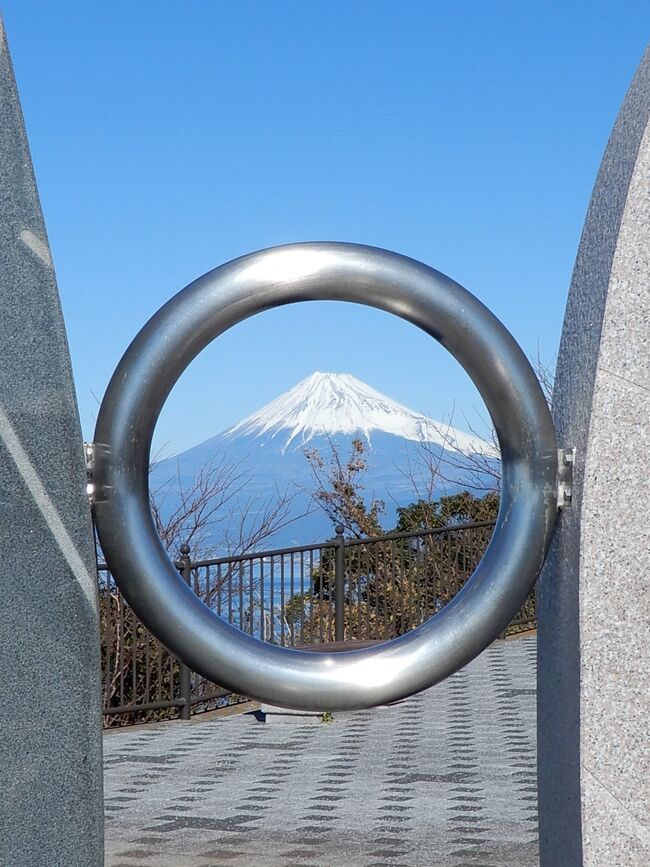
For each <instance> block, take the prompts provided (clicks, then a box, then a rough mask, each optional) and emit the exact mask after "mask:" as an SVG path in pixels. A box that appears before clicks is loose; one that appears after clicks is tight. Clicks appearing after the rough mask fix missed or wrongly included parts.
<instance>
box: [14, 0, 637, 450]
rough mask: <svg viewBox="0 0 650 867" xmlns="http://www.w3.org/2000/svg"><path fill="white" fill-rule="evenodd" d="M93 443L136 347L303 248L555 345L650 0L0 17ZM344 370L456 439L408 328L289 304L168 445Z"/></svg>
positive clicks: (166, 425)
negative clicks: (397, 259)
mask: <svg viewBox="0 0 650 867" xmlns="http://www.w3.org/2000/svg"><path fill="white" fill-rule="evenodd" d="M2 11H3V15H4V19H5V25H6V29H7V34H8V38H9V42H10V48H11V52H12V56H13V61H14V66H15V70H16V76H17V79H18V85H19V90H20V94H21V99H22V104H23V110H24V113H25V118H26V123H27V130H28V135H29V138H30V143H31V148H32V155H33V160H34V165H35V169H36V175H37V181H38V185H39V190H40V194H41V199H42V203H43V209H44V212H45V219H46V222H47V226H48V231H49V236H50V243H51V246H52V251H53V255H54V261H55V265H56V269H57V274H58V280H59V286H60V291H61V298H62V302H63V307H64V312H65V315H66V321H67V326H68V333H69V340H70V347H71V352H72V360H73V365H74V371H75V377H76V385H77V392H78V397H79V405H80V412H81V418H82V424H83V427H84V434H85V436H86V438H88V439H90V438H92V431H93V425H94V417H95V414H96V410H97V400H98V399H99V398H101V395H102V394H103V392H104V389H105V387H106V385H107V382H108V379H109V377H110V375H111V373H112V371H113V368H114V367H115V364H116V363H117V361H118V360H119V358H120V356H121V354H122V352H123V351H124V349H125V348H126V346H127V345H128V343H129V342H130V340H131V339H132V338H133V337H134V335H135V334H136V332H137V331H138V329H139V328H140V327H141V326H142V325H143V324H144V322H145V321H146V320H147V319H148V318H149V316H150V315H151V314H153V313H154V312H155V310H156V309H157V308H158V307H159V306H160V305H161V304H162V303H163V302H164V301H165V300H166V299H167V298H168V297H170V296H171V295H173V294H175V293H176V292H177V291H178V290H179V289H180V288H182V287H183V286H184V285H185V284H187V283H188V282H190V281H191V280H192V279H194V278H195V277H197V276H199V275H200V274H201V273H203V272H204V271H207V270H209V269H210V268H213V267H215V266H216V265H218V264H220V263H222V262H224V261H227V260H229V259H232V258H234V257H236V256H239V255H242V254H244V253H247V252H250V251H253V250H256V249H260V248H263V247H267V246H271V245H275V244H282V243H287V242H293V241H300V240H344V241H358V242H362V243H366V244H372V245H376V246H381V247H386V248H389V249H393V250H396V251H399V252H402V253H405V254H407V255H410V256H413V257H415V258H417V259H421V260H422V261H424V262H426V263H428V264H430V265H433V266H434V267H436V268H438V269H439V270H441V271H444V272H445V273H447V274H449V275H450V276H451V277H453V278H454V279H456V280H458V281H459V282H461V283H463V284H464V285H465V286H466V287H467V288H468V289H470V290H471V291H472V292H474V293H475V294H476V295H478V296H479V297H480V298H481V300H483V301H484V302H485V303H486V304H487V305H488V306H489V307H491V309H492V310H493V311H494V312H495V313H496V314H497V315H498V316H499V317H500V318H501V319H502V320H503V321H504V323H505V324H506V325H507V327H508V328H509V329H510V330H511V331H512V332H513V334H514V335H515V337H516V338H517V339H518V340H519V342H520V343H521V344H522V346H523V348H524V349H525V350H526V352H528V353H535V352H536V349H537V346H538V345H539V347H540V352H541V355H542V356H543V357H544V358H545V359H547V360H549V361H550V360H552V359H553V358H554V355H555V353H556V351H557V344H558V340H559V333H560V327H561V322H562V315H563V309H564V304H565V300H566V292H567V288H568V284H569V280H570V275H571V269H572V265H573V260H574V257H575V252H576V247H577V243H578V239H579V235H580V230H581V227H582V221H583V219H584V214H585V210H586V207H587V203H588V200H589V195H590V193H591V188H592V185H593V181H594V178H595V175H596V172H597V169H598V165H599V162H600V159H601V157H602V153H603V150H604V147H605V144H606V141H607V137H608V135H609V132H610V130H611V127H612V124H613V122H614V119H615V117H616V113H617V111H618V108H619V106H620V103H621V100H622V99H623V96H624V94H625V91H626V89H627V87H628V84H629V81H630V79H631V77H632V75H633V73H634V69H635V67H636V66H637V64H638V62H639V59H640V57H641V54H642V52H643V49H644V47H645V44H646V43H647V41H648V39H650V6H649V5H648V2H647V0H643V2H637V0H627V2H625V3H614V2H593V0H592V2H573V0H564V2H557V0H551V2H548V0H547V2H544V3H541V2H535V3H533V2H528V0H519V2H514V0H513V2H497V0H490V2H487V0H481V2H479V0H466V2H457V0H454V2H452V0H446V2H437V0H422V2H418V0H409V2H406V0H400V2H398V0H391V2H388V0H373V2H371V0H356V2H355V0H344V2H339V0H327V2H303V0H279V2H272V3H271V2H263V0H257V2H242V0H237V2H219V0H211V2H207V0H202V2H198V0H185V2H182V3H179V2H171V0H157V2H153V0H150V2H144V0H140V2H137V3H133V2H128V3H127V2H124V0H116V2H112V3H100V2H87V3H82V2H79V0H76V2H71V0H59V2H56V3H47V2H45V0H40V2H37V0H3V3H2ZM314 370H321V371H346V372H350V373H352V374H354V375H355V376H357V377H359V378H360V379H362V380H365V381H366V382H368V383H369V384H370V385H372V386H373V387H375V388H377V389H379V390H380V391H384V392H385V393H386V394H388V395H389V396H390V397H392V398H394V399H396V400H398V401H400V402H402V403H405V404H406V405H407V406H410V407H411V408H413V409H416V410H421V411H423V412H427V413H429V414H431V415H433V416H434V417H436V418H441V417H443V416H445V415H447V414H449V412H450V411H451V410H452V409H453V408H454V407H455V409H456V418H455V422H456V423H457V424H458V426H462V419H461V418H460V416H461V415H462V413H463V412H464V413H466V414H468V415H472V414H473V412H474V410H475V407H477V406H478V401H477V398H476V395H475V393H474V391H473V389H472V387H471V385H470V384H469V381H468V380H467V377H466V376H465V374H464V373H463V372H462V370H460V369H459V368H458V366H457V365H456V363H455V362H453V360H451V359H449V358H448V357H447V356H446V354H445V353H444V352H443V351H442V350H441V349H440V348H439V347H437V346H436V345H435V344H434V343H433V341H432V340H431V339H430V338H428V337H426V336H425V335H422V334H420V333H419V332H418V331H417V330H416V329H415V328H414V327H413V326H410V325H407V324H405V323H402V322H401V321H400V320H398V319H396V318H394V317H390V316H388V315H385V314H382V313H379V312H377V311H372V310H370V309H366V308H362V307H357V306H350V305H343V304H341V305H339V304H331V303H330V304H326V303H322V304H303V305H294V306H291V307H285V308H282V309H281V310H276V311H271V312H269V313H266V314H264V315H261V316H259V317H256V318H254V319H252V320H249V321H248V322H247V323H245V324H242V325H240V326H238V327H237V328H235V329H233V330H232V332H230V333H228V334H227V335H225V336H224V337H222V338H220V339H219V341H217V342H216V343H215V344H213V346H212V347H211V348H210V349H209V350H208V351H206V352H205V353H204V354H203V355H202V356H201V357H200V358H199V359H198V360H197V361H196V362H195V363H194V365H193V366H192V367H191V368H190V370H189V372H188V373H187V374H186V375H185V376H184V377H183V379H182V380H181V382H180V383H179V385H178V387H177V388H176V389H175V391H174V393H173V394H172V396H171V397H170V400H169V401H168V404H167V406H166V408H165V410H164V413H163V416H162V417H161V420H160V423H159V427H158V433H157V440H158V446H165V447H166V453H167V454H169V453H171V452H174V451H179V450H182V449H184V448H186V447H188V446H189V445H192V444H194V443H196V442H199V441H201V440H203V439H205V438H207V437H208V436H211V435H212V434H214V433H217V432H219V431H220V430H222V429H223V428H224V427H226V426H228V425H230V424H232V423H234V422H235V421H237V420H238V419H239V418H241V417H242V416H243V415H246V414H248V413H250V412H252V411H253V410H255V409H256V408H258V407H259V406H261V405H262V404H263V403H266V402H267V401H269V400H271V399H272V398H274V397H276V396H277V395H278V394H279V393H280V392H282V391H284V390H286V389H287V388H290V387H291V386H292V385H294V384H295V383H296V382H298V381H299V380H300V379H302V378H304V377H305V376H307V375H309V374H310V373H312V372H313V371H314Z"/></svg>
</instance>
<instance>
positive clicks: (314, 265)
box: [94, 243, 557, 711]
mask: <svg viewBox="0 0 650 867" xmlns="http://www.w3.org/2000/svg"><path fill="white" fill-rule="evenodd" d="M318 300H334V301H351V302H357V303H359V304H366V305H370V306H372V307H377V308H379V309H381V310H385V311H388V312H389V313H394V314H396V315H397V316H400V317H402V318H403V319H405V320H407V321H408V322H412V323H413V324H414V325H416V326H418V327H419V328H421V329H423V330H424V331H425V332H427V333H428V334H430V335H431V336H432V337H434V338H435V339H436V340H438V341H439V342H440V343H441V344H442V345H443V346H444V347H446V348H447V349H448V350H449V352H451V353H452V355H453V356H454V357H455V358H456V359H457V360H458V361H459V362H460V363H461V364H462V365H463V367H464V368H465V370H466V371H467V373H468V374H469V376H470V377H471V378H472V380H473V381H474V383H475V384H476V386H477V388H478V390H479V392H480V394H481V396H482V397H483V400H484V401H485V404H486V406H487V408H488V411H489V413H490V416H491V417H492V421H493V422H494V425H495V428H496V432H497V436H498V439H499V444H500V447H501V459H502V470H503V481H502V493H501V506H500V510H499V515H498V519H497V523H496V527H495V530H494V534H493V537H492V540H491V542H490V544H489V546H488V549H487V551H486V553H485V555H484V557H483V559H482V560H481V562H480V563H479V565H478V567H477V568H476V570H475V572H474V574H473V575H472V577H471V578H470V580H469V581H468V582H467V584H466V585H465V587H464V588H463V589H462V590H461V592H460V593H458V595H457V596H456V597H455V598H454V599H453V600H452V601H451V602H450V603H449V604H448V605H447V606H446V607H445V608H444V609H443V610H442V611H441V612H439V613H438V614H436V615H435V616H434V617H432V618H431V619H430V620H428V621H427V622H426V623H424V624H423V625H421V626H419V627H418V628H417V629H414V630H413V631H412V632H409V633H407V634H406V635H403V636H401V637H399V638H397V639H394V640H393V641H389V642H387V643H385V644H380V645H376V646H374V647H370V648H365V649H360V650H352V651H346V652H343V653H322V654H315V653H308V652H306V651H300V650H294V649H289V648H283V647H278V646H275V645H271V644H267V643H263V642H261V641H259V640H257V639H255V638H252V637H251V636H249V635H246V634H245V633H243V632H241V631H240V630H238V629H237V628H235V627H234V626H231V625H230V624H228V623H227V622H226V621H225V620H223V619H221V618H220V617H218V616H217V615H216V614H215V613H214V612H212V611H211V610H210V609H209V608H208V607H207V606H206V605H204V603H203V602H201V600H199V599H198V597H197V596H196V595H195V594H194V593H193V592H192V591H191V590H190V588H189V587H188V586H187V585H186V584H185V582H184V581H183V580H182V578H181V577H180V576H179V574H178V572H177V570H176V569H175V567H174V565H173V564H172V563H171V562H170V560H169V558H168V557H167V554H166V553H165V550H164V548H163V546H162V544H161V542H160V540H159V538H158V536H157V534H156V530H155V527H154V524H153V520H152V518H151V513H150V510H149V498H148V468H149V451H150V446H151V438H152V435H153V431H154V427H155V424H156V421H157V419H158V416H159V413H160V411H161V409H162V406H163V404H164V402H165V400H166V398H167V396H168V394H169V392H170V390H171V389H172V387H173V385H174V383H175V382H176V380H177V379H178V377H179V376H180V375H181V374H182V372H183V371H184V370H185V368H186V367H187V366H188V364H189V363H190V362H191V361H192V359H193V358H194V357H195V356H196V355H197V354H198V353H199V352H200V351H201V350H202V349H203V348H204V347H205V346H206V345H207V344H208V343H210V342H211V341H212V340H214V339H215V337H218V336H219V335H220V334H222V333H223V332H224V331H226V329H228V328H230V327H232V326H233V325H236V324H237V323H238V322H241V321H242V320H244V319H246V318H247V317H249V316H252V315H253V314H255V313H259V312H260V311H262V310H268V309H270V308H273V307H278V306H281V305H283V304H290V303H293V302H296V301H318ZM222 375H223V376H227V375H228V371H227V370H226V371H223V373H222ZM94 483H95V501H94V511H95V520H96V525H97V530H98V533H99V538H100V541H101V545H102V548H103V551H104V554H105V556H106V560H107V562H108V565H109V568H110V570H111V572H112V573H113V575H114V576H115V579H116V580H117V582H118V583H119V586H120V588H121V590H122V592H123V593H124V595H125V597H126V599H127V600H128V602H129V604H130V605H131V606H132V607H133V609H134V611H135V612H136V614H137V616H138V617H139V618H140V619H141V620H142V622H143V623H144V624H145V625H146V626H147V627H148V628H149V629H150V630H151V632H152V633H153V634H154V635H156V636H157V637H158V638H159V639H160V640H161V641H162V642H163V643H164V644H165V645H166V646H167V647H168V648H170V649H171V650H172V651H173V652H174V653H176V654H178V656H180V657H181V658H182V659H183V661H184V662H185V663H186V664H187V665H188V666H190V667H191V668H192V669H194V670H195V671H197V672H199V673H200V674H202V675H204V676H205V677H207V678H209V679H210V680H212V681H215V682H216V683H219V684H221V685H222V686H225V687H228V688H231V689H233V690H236V691H237V692H238V693H241V694H243V695H247V696H249V697H251V698H257V699H260V700H262V701H266V702H270V703H272V704H276V705H282V706H285V707H291V708H298V709H310V710H331V711H333V710H351V709H354V708H363V707H370V706H373V705H377V704H382V703H386V702H393V701H396V700H397V699H400V698H403V697H405V696H408V695H411V694H412V693H415V692H418V691H419V690H421V689H424V688H426V687H429V686H432V685H433V684H435V683H437V682H439V681H441V680H442V679H443V678H445V677H447V676H448V675H450V674H452V673H453V672H454V671H456V670H458V669H459V668H461V667H462V666H463V665H465V664H466V663H467V662H469V661H470V660H471V659H472V658H473V657H475V656H476V655H477V654H478V653H480V652H481V651H482V650H483V649H484V648H485V647H486V646H487V645H488V644H489V643H490V642H491V641H492V640H493V639H495V638H496V637H497V636H498V635H499V633H500V632H501V631H502V630H503V629H504V628H505V627H506V625H507V624H508V623H509V621H510V620H511V619H512V617H513V616H514V615H515V613H516V612H517V611H518V609H519V608H520V606H521V605H522V604H523V602H524V600H525V599H526V596H527V595H528V593H529V591H530V589H531V587H532V585H533V584H534V582H535V579H536V577H537V575H538V573H539V571H540V569H541V566H542V563H543V561H544V557H545V554H546V550H547V547H548V544H549V541H550V537H551V534H552V531H553V526H554V522H555V517H556V506H557V449H556V442H555V432H554V429H553V424H552V421H551V417H550V414H549V411H548V407H547V405H546V401H545V399H544V396H543V394H542V391H541V389H540V386H539V383H538V381H537V378H536V377H535V374H534V373H533V371H532V369H531V367H530V365H529V364H528V362H527V360H526V358H525V356H524V355H523V353H522V351H521V349H520V348H519V347H518V345H517V344H516V342H515V341H514V339H513V338H512V336H511V335H510V334H509V332H508V331H507V330H506V329H505V328H504V327H503V325H501V323H500V322H499V321H498V320H497V319H496V318H495V317H494V316H493V315H492V314H491V313H490V311H489V310H487V308H486V307H484V306H483V304H481V303H480V301H478V300H477V299H476V298H475V297H474V296H473V295H471V294H470V293H469V292H467V290H465V289H463V287H462V286H460V285H459V284H458V283H455V282H454V281H453V280H451V279H450V278H449V277H446V276H444V275H443V274H441V273H440V272H438V271H435V270H434V269H432V268H429V267H427V266H426V265H423V264H421V263H420V262H416V261H414V260H413V259H409V258H407V257H405V256H400V255H398V254H396V253H391V252H388V251H386V250H380V249H376V248H372V247H364V246H360V245H356V244H340V243H309V244H294V245H290V246H286V247H277V248H273V249H270V250H262V251H261V252H258V253H252V254H251V255H249V256H244V257H242V258H241V259H237V260H235V261H233V262H229V263H227V264H225V265H222V266H221V267H219V268H216V269H215V270H214V271H210V272H209V273H208V274H205V275H204V276H203V277H200V278H199V279H198V280H195V281H194V282H193V283H191V284H190V285H189V286H187V287H186V288H185V289H183V290H182V291H181V292H179V293H178V295H176V296H175V297H174V298H172V299H171V300H170V301H169V302H168V303H167V304H165V305H164V307H162V308H161V309H160V310H159V311H158V313H156V314H155V316H153V318H152V319H150V321H149V322H148V323H147V324H146V325H145V326H144V328H143V329H142V331H140V333H139V334H138V335H137V337H136V338H135V340H134V341H133V343H132V344H131V346H130V347H129V348H128V350H127V352H126V353H125V355H124V357H123V358H122V360H121V361H120V363H119V365H118V367H117V368H116V370H115V373H114V375H113V377H112V379H111V382H110V384H109V387H108V390H107V392H106V395H105V397H104V400H103V403H102V406H101V410H100V413H99V418H98V420H97V428H96V432H95V467H94Z"/></svg>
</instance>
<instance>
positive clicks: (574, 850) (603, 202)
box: [537, 49, 650, 867]
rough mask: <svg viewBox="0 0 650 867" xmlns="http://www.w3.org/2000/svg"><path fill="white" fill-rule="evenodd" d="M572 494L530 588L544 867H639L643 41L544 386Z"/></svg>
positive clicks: (649, 653) (642, 787)
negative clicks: (571, 470)
mask: <svg viewBox="0 0 650 867" xmlns="http://www.w3.org/2000/svg"><path fill="white" fill-rule="evenodd" d="M553 413H554V421H555V427H556V430H557V435H558V443H559V444H560V445H561V446H563V447H564V448H569V447H575V448H576V451H577V455H576V462H575V478H574V482H573V501H572V505H571V507H570V508H568V509H566V510H565V511H564V512H563V514H562V516H561V519H560V521H559V522H558V526H557V528H556V531H555V536H554V540H553V543H552V547H551V551H550V554H549V557H548V559H547V561H546V565H545V567H544V571H543V573H542V577H541V579H540V581H539V583H538V597H537V598H538V628H539V631H538V654H539V659H538V772H539V817H540V852H541V865H542V867H578V865H583V864H584V865H589V867H623V865H625V867H645V865H647V864H650V649H649V648H650V643H649V639H650V529H649V527H650V484H649V482H648V475H649V472H650V49H649V50H648V51H647V52H646V54H645V56H644V58H643V60H642V62H641V65H640V66H639V69H638V71H637V73H636V75H635V77H634V80H633V81H632V84H631V86H630V89H629V91H628V94H627V97H626V98H625V101H624V103H623V106H622V108H621V111H620V114H619V116H618V119H617V121H616V125H615V127H614V130H613V132H612V135H611V138H610V140H609V144H608V146H607V150H606V152H605V156H604V158H603V161H602V164H601V167H600V172H599V174H598V178H597V180H596V184H595V187H594V192H593V196H592V199H591V203H590V205H589V210H588V213H587V218H586V222H585V227H584V231H583V234H582V239H581V241H580V247H579V250H578V257H577V261H576V265H575V270H574V273H573V279H572V283H571V288H570V292H569V299H568V303H567V309H566V316H565V320H564V328H563V332H562V341H561V346H560V355H559V360H558V367H557V380H556V387H555V394H554V409H553Z"/></svg>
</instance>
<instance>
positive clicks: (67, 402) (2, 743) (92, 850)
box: [0, 21, 103, 867]
mask: <svg viewBox="0 0 650 867" xmlns="http://www.w3.org/2000/svg"><path fill="white" fill-rule="evenodd" d="M0 306H1V309H2V315H1V316H0V353H1V354H2V360H1V365H0V528H1V529H0V600H1V603H0V693H1V696H0V864H2V865H6V867H59V865H60V867H93V865H101V864H103V824H102V765H101V716H100V680H99V629H98V615H97V582H96V574H95V562H94V551H93V542H92V532H91V521H90V511H89V506H88V501H87V497H86V494H85V484H86V479H85V468H84V458H83V444H82V437H81V430H80V426H79V417H78V411H77V405H76V398H75V393H74V387H73V381H72V374H71V369H70V358H69V354H68V346H67V342H66V334H65V328H64V324H63V317H62V314H61V307H60V304H59V296H58V291H57V285H56V280H55V276H54V270H53V267H52V259H51V256H50V249H49V245H48V241H47V235H46V232H45V225H44V222H43V217H42V214H41V209H40V204H39V200H38V194H37V191H36V186H35V182H34V175H33V171H32V164H31V159H30V154H29V149H28V145H27V139H26V135H25V129H24V125H23V119H22V114H21V110H20V104H19V101H18V96H17V93H16V87H15V82H14V77H13V71H12V67H11V60H10V58H9V54H8V51H7V44H6V41H5V38H4V29H3V27H2V23H1V21H0Z"/></svg>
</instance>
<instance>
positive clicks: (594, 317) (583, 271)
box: [537, 49, 650, 867]
mask: <svg viewBox="0 0 650 867" xmlns="http://www.w3.org/2000/svg"><path fill="white" fill-rule="evenodd" d="M649 117H650V49H648V50H647V51H646V52H645V54H644V57H643V59H642V61H641V63H640V65H639V68H638V70H637V72H636V74H635V76H634V79H633V80H632V83H631V85H630V88H629V90H628V93H627V95H626V97H625V100H624V102H623V105H622V108H621V111H620V113H619V115H618V118H617V120H616V123H615V126H614V129H613V131H612V135H611V137H610V139H609V142H608V145H607V149H606V151H605V155H604V157H603V161H602V163H601V166H600V170H599V173H598V177H597V179H596V183H595V186H594V191H593V194H592V198H591V201H590V204H589V208H588V211H587V217H586V221H585V227H584V230H583V233H582V237H581V240H580V245H579V249H578V255H577V259H576V265H575V269H574V272H573V276H572V281H571V287H570V290H569V298H568V302H567V307H566V313H565V319H564V326H563V329H562V339H561V344H560V353H559V358H558V366H557V376H556V383H555V392H554V396H553V402H554V410H553V415H554V421H555V426H556V431H557V434H558V445H559V446H560V447H562V448H570V447H575V448H576V449H577V462H576V472H575V478H574V484H573V503H572V505H571V508H569V509H567V510H565V511H564V512H563V514H562V515H561V518H560V521H559V525H558V528H557V531H556V533H555V537H554V539H553V542H552V545H551V550H550V552H549V556H548V558H547V561H546V565H545V567H544V570H543V572H542V575H541V577H540V580H539V582H538V591H537V606H538V607H537V616H538V624H539V639H538V780H539V783H538V785H539V830H540V858H541V864H542V867H567V865H570V867H573V865H581V864H583V863H584V861H583V839H582V827H583V816H582V810H583V805H582V800H583V796H582V791H581V769H580V743H581V730H580V729H581V705H580V689H581V681H580V672H581V649H580V618H581V616H588V613H585V612H583V613H582V615H581V612H580V595H579V590H580V587H579V580H580V559H581V517H582V504H583V485H584V467H585V457H586V454H587V449H588V442H589V430H590V423H591V409H592V403H593V397H594V387H595V382H596V370H597V366H598V361H599V354H600V341H601V334H602V328H603V321H604V316H605V308H606V303H607V296H608V292H609V289H610V276H611V271H612V264H613V261H614V255H615V252H616V246H617V241H618V236H619V230H620V227H621V222H622V220H623V215H624V212H625V205H626V200H627V196H628V190H629V187H630V182H631V180H632V175H633V172H634V168H635V164H636V160H637V154H638V151H639V147H640V145H641V141H642V139H643V135H644V132H645V129H646V126H647V124H648V119H649Z"/></svg>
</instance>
